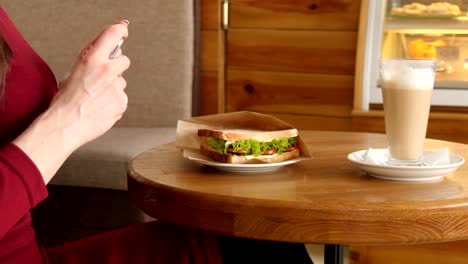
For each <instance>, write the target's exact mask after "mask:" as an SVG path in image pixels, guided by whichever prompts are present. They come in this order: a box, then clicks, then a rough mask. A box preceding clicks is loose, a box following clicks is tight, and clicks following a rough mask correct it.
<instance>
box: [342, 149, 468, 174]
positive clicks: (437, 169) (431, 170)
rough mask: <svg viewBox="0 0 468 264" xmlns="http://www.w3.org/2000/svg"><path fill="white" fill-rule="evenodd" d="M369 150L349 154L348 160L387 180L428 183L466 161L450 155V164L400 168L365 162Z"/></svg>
mask: <svg viewBox="0 0 468 264" xmlns="http://www.w3.org/2000/svg"><path fill="white" fill-rule="evenodd" d="M366 151H367V150H359V151H356V152H353V153H350V154H348V160H350V161H351V162H353V163H355V164H356V165H357V166H358V167H359V168H360V169H361V170H363V171H365V172H366V173H367V174H369V175H370V176H374V177H377V178H382V179H387V180H399V181H428V180H435V179H439V178H443V177H444V176H445V175H447V174H448V173H450V172H453V171H455V170H456V169H458V167H460V166H461V165H462V164H463V163H464V162H465V160H464V159H463V157H461V156H458V155H455V154H450V163H449V164H444V165H435V166H398V165H378V164H374V163H369V162H366V161H365V160H364V154H365V153H366Z"/></svg>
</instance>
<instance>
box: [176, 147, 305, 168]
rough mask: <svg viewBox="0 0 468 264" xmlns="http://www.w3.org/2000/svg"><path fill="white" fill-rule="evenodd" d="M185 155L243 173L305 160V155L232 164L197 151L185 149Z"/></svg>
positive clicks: (216, 166) (209, 164) (212, 165)
mask: <svg viewBox="0 0 468 264" xmlns="http://www.w3.org/2000/svg"><path fill="white" fill-rule="evenodd" d="M184 157H185V158H187V159H189V160H193V161H195V162H197V163H199V164H202V165H206V166H210V167H212V168H215V169H217V170H220V171H226V172H242V173H256V172H270V171H275V170H277V169H279V168H281V167H284V166H286V165H289V164H293V163H296V162H299V161H302V160H305V158H303V157H298V158H295V159H290V160H286V161H282V162H277V163H259V164H231V163H222V162H216V161H212V160H208V158H207V157H205V156H204V155H203V154H201V153H199V152H195V151H190V150H184Z"/></svg>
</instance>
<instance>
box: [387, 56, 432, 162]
mask: <svg viewBox="0 0 468 264" xmlns="http://www.w3.org/2000/svg"><path fill="white" fill-rule="evenodd" d="M434 76H435V61H432V60H384V61H382V63H381V86H382V95H383V102H384V113H385V132H386V135H387V140H388V149H389V152H390V156H391V160H390V163H392V164H399V163H402V164H411V163H418V162H420V161H421V160H422V155H423V152H424V141H425V138H426V130H427V123H428V119H429V111H430V106H431V98H432V90H433V87H434Z"/></svg>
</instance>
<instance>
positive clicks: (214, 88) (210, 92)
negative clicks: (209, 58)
mask: <svg viewBox="0 0 468 264" xmlns="http://www.w3.org/2000/svg"><path fill="white" fill-rule="evenodd" d="M200 105H201V107H200V115H210V114H216V113H218V72H217V71H202V73H201V85H200Z"/></svg>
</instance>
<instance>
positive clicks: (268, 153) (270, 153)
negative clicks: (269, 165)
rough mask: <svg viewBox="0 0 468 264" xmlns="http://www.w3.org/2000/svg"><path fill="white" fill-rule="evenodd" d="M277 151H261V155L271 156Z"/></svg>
mask: <svg viewBox="0 0 468 264" xmlns="http://www.w3.org/2000/svg"><path fill="white" fill-rule="evenodd" d="M277 152H278V150H277V149H266V150H264V151H263V155H273V154H275V153H277Z"/></svg>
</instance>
